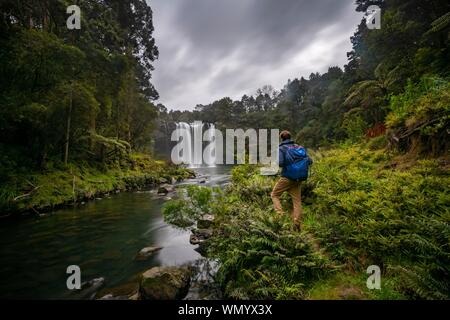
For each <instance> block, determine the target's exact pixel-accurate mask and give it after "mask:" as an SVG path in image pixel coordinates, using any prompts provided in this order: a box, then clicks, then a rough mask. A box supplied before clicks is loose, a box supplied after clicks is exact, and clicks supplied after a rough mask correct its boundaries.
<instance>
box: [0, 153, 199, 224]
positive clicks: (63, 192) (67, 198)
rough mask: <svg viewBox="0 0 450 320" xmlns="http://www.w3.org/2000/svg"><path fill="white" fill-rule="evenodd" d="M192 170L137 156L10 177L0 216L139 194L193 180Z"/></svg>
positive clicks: (0, 197)
mask: <svg viewBox="0 0 450 320" xmlns="http://www.w3.org/2000/svg"><path fill="white" fill-rule="evenodd" d="M194 176H195V173H194V172H193V171H191V170H189V169H186V168H183V167H180V166H174V165H171V164H168V163H166V162H164V161H158V160H154V159H152V158H151V157H150V156H148V155H142V154H134V155H131V156H130V158H129V159H128V160H127V161H122V162H121V163H114V164H99V163H86V162H84V163H81V164H69V165H67V166H65V167H63V166H62V167H53V168H47V170H46V171H44V172H32V173H20V174H10V175H9V176H8V177H7V179H5V180H4V181H2V184H1V185H0V216H1V217H2V218H4V217H12V216H18V215H21V214H28V213H35V214H41V213H44V212H48V211H51V210H55V209H57V208H59V207H62V206H73V205H77V204H81V203H84V202H86V201H89V200H92V199H95V198H99V197H103V196H104V195H107V194H109V193H119V192H122V191H127V190H140V189H144V188H148V187H153V186H156V185H159V184H163V183H173V182H175V181H181V180H183V179H187V178H191V177H194Z"/></svg>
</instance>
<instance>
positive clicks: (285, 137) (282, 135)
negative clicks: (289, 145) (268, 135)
mask: <svg viewBox="0 0 450 320" xmlns="http://www.w3.org/2000/svg"><path fill="white" fill-rule="evenodd" d="M280 138H281V140H283V141H284V140H289V139H290V138H291V133H290V132H289V131H286V130H284V131H282V132H281V133H280Z"/></svg>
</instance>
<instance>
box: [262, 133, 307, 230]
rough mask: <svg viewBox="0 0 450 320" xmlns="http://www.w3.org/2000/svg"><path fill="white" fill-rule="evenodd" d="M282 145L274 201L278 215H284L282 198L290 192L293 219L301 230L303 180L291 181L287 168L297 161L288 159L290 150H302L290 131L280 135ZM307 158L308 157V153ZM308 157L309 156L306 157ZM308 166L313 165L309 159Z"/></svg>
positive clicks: (279, 150)
mask: <svg viewBox="0 0 450 320" xmlns="http://www.w3.org/2000/svg"><path fill="white" fill-rule="evenodd" d="M280 138H281V141H282V142H281V144H280V146H279V149H278V157H279V166H280V167H281V168H282V170H281V178H280V180H278V182H277V183H276V184H275V187H274V188H273V190H272V194H271V197H272V201H273V206H274V208H275V211H276V212H277V213H278V215H280V216H281V215H283V214H284V212H283V208H282V207H281V202H280V197H281V195H282V194H283V193H284V192H288V193H289V195H290V196H291V198H292V204H293V211H292V219H293V221H294V225H295V226H296V227H297V228H300V218H301V216H302V202H301V201H302V200H301V193H300V183H301V180H300V179H297V180H291V179H289V178H288V177H287V166H288V165H290V164H292V162H294V161H296V160H295V159H292V157H291V156H289V157H287V154H286V153H287V150H288V148H294V149H296V148H302V147H300V146H297V145H296V144H295V143H294V141H292V140H291V134H290V133H289V131H283V132H281V134H280ZM304 152H305V156H306V151H304ZM306 157H307V156H306ZM307 161H308V165H309V164H311V163H312V161H311V159H309V158H308V159H307Z"/></svg>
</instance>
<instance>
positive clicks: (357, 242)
mask: <svg viewBox="0 0 450 320" xmlns="http://www.w3.org/2000/svg"><path fill="white" fill-rule="evenodd" d="M385 157H386V156H385V155H384V152H383V151H376V152H369V151H368V150H365V149H361V148H356V147H354V148H351V149H343V150H335V151H329V152H327V153H326V154H325V155H324V157H323V158H322V159H321V160H320V161H316V163H315V167H314V170H315V171H314V172H315V175H314V176H313V178H312V179H313V183H314V184H315V188H314V190H313V192H314V194H315V199H314V201H313V204H312V205H311V206H310V207H309V208H308V214H313V215H314V217H315V221H316V222H317V223H316V224H315V225H314V228H311V232H313V233H314V234H315V235H316V237H317V238H318V239H320V241H321V245H322V246H323V247H324V248H327V251H328V252H330V254H331V256H332V257H333V259H336V260H337V261H340V262H342V263H348V264H352V265H354V266H355V267H358V266H364V265H367V264H368V263H369V264H372V263H373V264H378V265H380V266H385V267H386V268H390V269H393V270H396V271H397V273H396V275H397V277H398V278H399V279H400V280H401V281H402V283H401V286H402V290H403V292H404V294H408V295H409V296H412V297H420V298H438V299H447V298H448V296H449V287H448V282H447V280H446V279H448V276H449V271H450V270H449V269H448V268H449V266H450V260H449V259H450V248H449V243H450V228H449V222H450V212H449V210H448V208H449V198H448V193H449V188H448V186H449V185H450V184H449V182H450V177H449V176H448V172H446V171H443V170H442V169H440V168H439V166H438V165H437V162H436V161H431V160H430V161H422V162H419V163H418V164H417V165H416V167H414V168H413V169H411V170H409V171H407V172H401V171H395V170H392V169H389V168H384V167H382V166H381V164H379V161H380V160H382V159H385Z"/></svg>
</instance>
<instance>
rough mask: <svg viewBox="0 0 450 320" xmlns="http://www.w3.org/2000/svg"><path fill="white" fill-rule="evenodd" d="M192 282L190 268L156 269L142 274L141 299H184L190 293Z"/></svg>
mask: <svg viewBox="0 0 450 320" xmlns="http://www.w3.org/2000/svg"><path fill="white" fill-rule="evenodd" d="M190 281H191V269H190V268H187V267H154V268H151V269H149V270H147V271H146V272H144V273H143V274H142V278H141V281H140V284H139V293H140V297H141V298H142V299H144V300H177V299H183V298H184V297H185V296H186V294H187V293H188V290H189V285H190Z"/></svg>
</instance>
